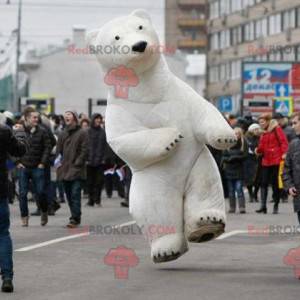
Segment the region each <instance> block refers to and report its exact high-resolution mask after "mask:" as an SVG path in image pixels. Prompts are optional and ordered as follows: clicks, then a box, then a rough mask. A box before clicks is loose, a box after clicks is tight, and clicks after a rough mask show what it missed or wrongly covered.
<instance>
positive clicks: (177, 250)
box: [151, 233, 188, 263]
mask: <svg viewBox="0 0 300 300" xmlns="http://www.w3.org/2000/svg"><path fill="white" fill-rule="evenodd" d="M187 251H188V245H187V241H186V239H185V238H184V235H183V234H177V233H175V234H168V235H164V236H162V237H159V238H157V239H156V240H154V241H153V242H152V245H151V257H152V259H153V262H154V263H162V262H168V261H172V260H175V259H177V258H178V257H180V256H181V255H183V254H184V253H185V252H187Z"/></svg>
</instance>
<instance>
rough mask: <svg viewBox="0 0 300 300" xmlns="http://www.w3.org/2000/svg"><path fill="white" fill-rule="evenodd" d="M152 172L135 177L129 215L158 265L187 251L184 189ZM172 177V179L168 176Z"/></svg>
mask: <svg viewBox="0 0 300 300" xmlns="http://www.w3.org/2000/svg"><path fill="white" fill-rule="evenodd" d="M166 175H167V174H159V173H158V172H156V171H155V168H153V173H152V172H151V170H149V171H148V170H146V171H139V172H137V173H134V175H133V178H132V183H131V188H130V213H131V214H132V216H133V218H134V219H135V220H136V221H137V224H138V225H139V226H140V227H141V228H142V230H143V233H144V235H145V236H146V238H147V240H148V241H149V243H150V245H151V257H152V259H153V261H154V262H155V263H160V262H167V261H171V260H175V259H177V258H178V257H179V256H181V255H182V254H184V253H185V252H187V251H188V244H187V240H186V238H185V235H184V232H183V187H182V189H181V192H180V190H179V188H178V187H176V186H173V185H172V183H171V182H167V180H166V179H165V177H166ZM169 177H171V175H170V176H169Z"/></svg>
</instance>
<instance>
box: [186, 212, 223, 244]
mask: <svg viewBox="0 0 300 300" xmlns="http://www.w3.org/2000/svg"><path fill="white" fill-rule="evenodd" d="M193 223H194V224H186V236H187V240H188V241H189V242H191V243H203V242H208V241H210V240H213V239H216V238H217V237H218V236H220V235H221V234H223V233H224V231H225V230H224V229H225V214H223V213H221V212H218V211H216V210H209V211H204V212H202V214H201V216H199V217H198V218H197V220H196V221H195V222H193Z"/></svg>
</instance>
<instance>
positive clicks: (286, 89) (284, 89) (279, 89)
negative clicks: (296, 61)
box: [275, 83, 290, 97]
mask: <svg viewBox="0 0 300 300" xmlns="http://www.w3.org/2000/svg"><path fill="white" fill-rule="evenodd" d="M289 95H290V86H289V85H288V84H287V83H278V84H276V85H275V97H288V96H289Z"/></svg>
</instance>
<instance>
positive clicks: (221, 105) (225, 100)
mask: <svg viewBox="0 0 300 300" xmlns="http://www.w3.org/2000/svg"><path fill="white" fill-rule="evenodd" d="M217 104H218V109H219V111H221V112H232V109H233V103H232V97H231V96H221V97H219V99H218V103H217Z"/></svg>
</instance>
